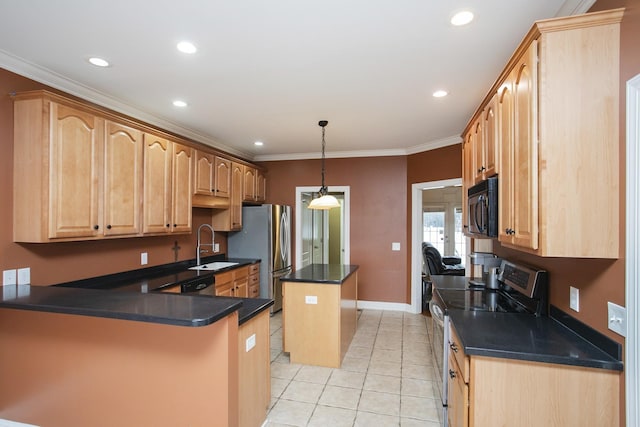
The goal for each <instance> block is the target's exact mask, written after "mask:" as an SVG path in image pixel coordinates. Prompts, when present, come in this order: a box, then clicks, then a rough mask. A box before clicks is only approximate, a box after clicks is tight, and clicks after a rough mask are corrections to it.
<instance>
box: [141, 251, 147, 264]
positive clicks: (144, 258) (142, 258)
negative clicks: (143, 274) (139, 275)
mask: <svg viewBox="0 0 640 427" xmlns="http://www.w3.org/2000/svg"><path fill="white" fill-rule="evenodd" d="M148 262H149V256H148V254H147V253H146V252H142V253H141V254H140V265H147V263H148Z"/></svg>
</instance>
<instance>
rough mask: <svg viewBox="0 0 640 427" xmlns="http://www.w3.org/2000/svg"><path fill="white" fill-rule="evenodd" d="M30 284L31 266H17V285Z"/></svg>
mask: <svg viewBox="0 0 640 427" xmlns="http://www.w3.org/2000/svg"><path fill="white" fill-rule="evenodd" d="M29 284H31V268H30V267H26V268H19V269H18V285H29Z"/></svg>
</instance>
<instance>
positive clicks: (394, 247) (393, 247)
mask: <svg viewBox="0 0 640 427" xmlns="http://www.w3.org/2000/svg"><path fill="white" fill-rule="evenodd" d="M391 250H392V251H399V250H400V242H393V243H391Z"/></svg>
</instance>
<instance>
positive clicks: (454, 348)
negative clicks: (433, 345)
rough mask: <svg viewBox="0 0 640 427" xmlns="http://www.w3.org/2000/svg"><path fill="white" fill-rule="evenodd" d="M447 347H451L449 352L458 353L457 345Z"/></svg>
mask: <svg viewBox="0 0 640 427" xmlns="http://www.w3.org/2000/svg"><path fill="white" fill-rule="evenodd" d="M449 347H451V350H452V351H453V352H454V353H457V352H458V346H457V345H455V344H449Z"/></svg>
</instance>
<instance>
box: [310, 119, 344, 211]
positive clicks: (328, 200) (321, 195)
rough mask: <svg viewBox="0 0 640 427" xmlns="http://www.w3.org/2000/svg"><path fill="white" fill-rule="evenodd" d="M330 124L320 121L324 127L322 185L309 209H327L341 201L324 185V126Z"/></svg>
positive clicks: (335, 206) (338, 204)
mask: <svg viewBox="0 0 640 427" xmlns="http://www.w3.org/2000/svg"><path fill="white" fill-rule="evenodd" d="M328 124H329V122H328V121H326V120H320V121H319V122H318V126H320V127H321V128H322V186H321V187H320V190H318V197H316V198H315V199H313V200H312V201H311V203H309V209H323V210H326V209H331V208H337V207H338V206H340V203H339V202H338V200H337V199H336V198H335V197H333V196H332V195H330V194H329V191H328V190H327V186H326V185H324V146H325V141H324V128H325V126H327V125H328Z"/></svg>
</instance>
